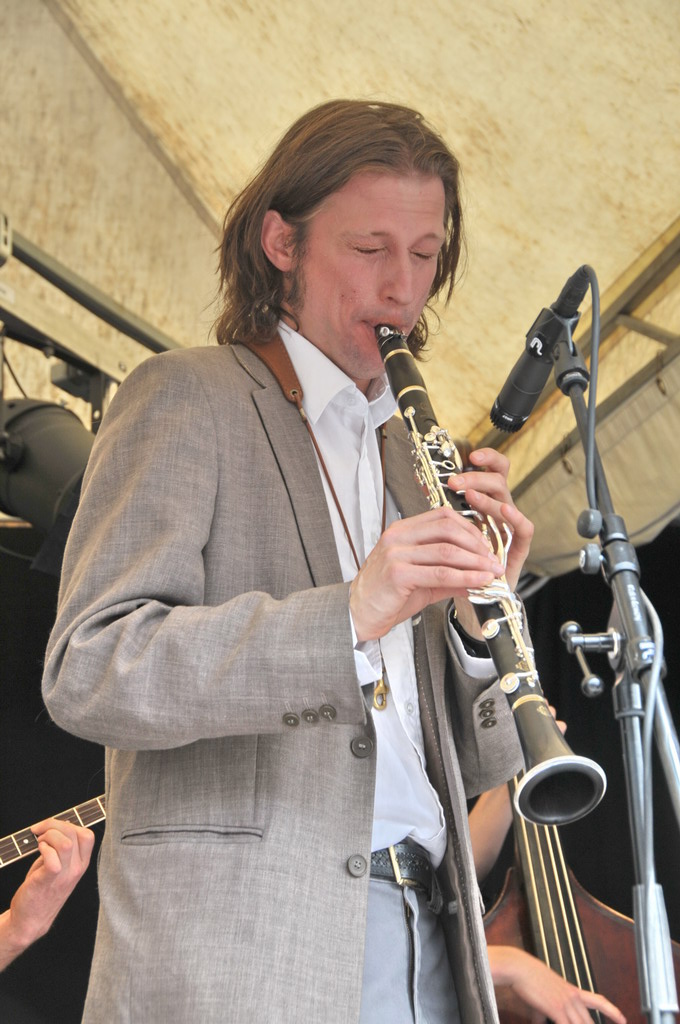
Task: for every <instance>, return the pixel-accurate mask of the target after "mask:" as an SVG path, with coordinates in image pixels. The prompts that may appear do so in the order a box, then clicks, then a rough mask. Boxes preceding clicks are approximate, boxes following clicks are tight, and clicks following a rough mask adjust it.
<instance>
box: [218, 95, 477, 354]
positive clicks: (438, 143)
mask: <svg viewBox="0 0 680 1024" xmlns="http://www.w3.org/2000/svg"><path fill="white" fill-rule="evenodd" d="M367 170H378V171H383V172H389V173H396V174H412V173H414V172H415V173H420V174H431V175H437V176H438V177H439V178H441V180H442V183H443V185H444V197H445V215H444V226H445V233H446V237H445V241H444V244H443V246H442V248H441V250H440V252H439V256H438V260H437V271H436V273H435V276H434V281H433V283H432V288H431V289H430V296H429V297H430V298H433V297H434V296H436V295H439V294H440V293H441V294H442V296H443V298H444V301H445V302H448V300H449V299H450V297H451V293H452V291H453V286H454V283H455V278H456V270H457V267H458V263H459V259H460V255H461V249H462V245H463V224H462V213H461V199H460V186H459V177H460V171H459V166H458V161H457V160H456V158H455V157H454V155H453V154H452V153H451V151H450V150H449V149H448V147H447V146H446V144H445V143H444V142H443V140H442V139H441V138H440V137H439V135H437V133H436V132H435V131H434V130H433V129H432V128H431V127H430V126H429V125H428V124H427V122H426V121H425V120H424V118H423V117H422V115H421V114H419V113H418V112H417V111H415V110H411V109H410V108H409V107H402V106H399V105H397V104H394V103H374V102H364V101H362V100H333V101H331V102H329V103H323V104H321V105H320V106H318V107H314V108H313V109H312V110H310V111H309V112H308V113H306V114H304V115H303V116H302V117H301V118H300V119H299V120H298V121H296V122H295V124H294V125H293V126H292V127H291V128H289V129H288V131H287V132H286V134H285V135H284V136H283V138H282V139H281V141H280V142H279V144H278V145H277V147H276V148H275V150H274V152H273V153H272V155H271V156H270V157H269V159H268V160H267V162H266V163H265V164H264V166H263V167H262V169H261V170H260V171H259V172H258V173H257V174H256V176H255V177H254V178H253V179H252V181H251V182H250V183H249V184H248V185H247V186H246V187H245V188H244V189H243V191H242V192H241V193H240V194H239V195H238V196H237V197H236V198H235V199H234V201H233V203H232V204H231V206H230V207H229V209H228V211H227V214H226V217H225V219H224V230H223V235H222V242H221V245H220V263H219V270H220V292H221V296H222V312H221V314H220V316H219V318H218V320H217V322H216V324H215V333H216V335H217V340H218V342H219V343H220V344H228V343H230V342H231V341H233V340H243V341H265V340H267V339H268V338H270V337H271V334H272V331H273V330H274V328H275V326H276V324H277V322H278V320H279V318H280V316H281V312H282V303H283V299H284V279H283V274H282V273H281V271H280V270H278V269H277V268H276V267H274V266H273V264H272V263H270V261H269V260H268V259H267V257H266V256H265V253H264V251H263V249H262V245H261V242H260V236H261V231H262V222H263V219H264V216H265V213H266V212H267V210H269V209H273V210H277V211H278V212H279V213H280V214H281V216H282V217H283V219H284V220H285V221H286V222H287V223H289V224H291V225H293V227H294V229H295V236H294V239H295V251H296V254H297V256H298V258H299V257H300V256H301V254H302V252H303V248H304V241H305V234H306V225H307V223H308V221H309V219H310V217H311V215H312V214H313V213H314V211H315V210H316V209H317V207H318V206H319V204H320V203H321V202H323V200H324V199H326V198H327V197H328V196H329V195H332V194H333V193H334V192H337V191H338V190H339V189H341V188H342V187H343V186H344V185H346V184H347V182H348V181H349V180H350V178H351V177H352V176H353V175H354V174H357V173H358V172H360V171H367ZM427 335H428V326H427V322H426V320H425V313H424V312H423V314H422V315H421V317H420V319H419V321H418V323H417V324H416V326H415V328H414V329H413V331H412V332H411V335H410V337H409V346H410V348H411V350H412V351H413V352H414V354H415V353H417V352H419V351H420V350H421V349H422V348H423V347H424V345H425V343H426V341H427ZM311 340H313V339H311Z"/></svg>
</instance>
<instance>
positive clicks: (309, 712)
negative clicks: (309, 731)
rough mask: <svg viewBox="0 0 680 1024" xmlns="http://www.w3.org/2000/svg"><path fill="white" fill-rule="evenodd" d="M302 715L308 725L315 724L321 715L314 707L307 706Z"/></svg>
mask: <svg viewBox="0 0 680 1024" xmlns="http://www.w3.org/2000/svg"><path fill="white" fill-rule="evenodd" d="M302 717H303V718H304V720H305V722H307V724H308V725H315V724H316V723H317V722H318V721H319V716H318V715H317V713H316V711H315V710H314V709H313V708H305V710H304V711H303V712H302Z"/></svg>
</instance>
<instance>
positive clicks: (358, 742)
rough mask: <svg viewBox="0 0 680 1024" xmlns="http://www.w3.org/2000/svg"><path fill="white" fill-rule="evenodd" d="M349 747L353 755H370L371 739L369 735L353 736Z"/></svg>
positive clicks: (371, 749)
mask: <svg viewBox="0 0 680 1024" xmlns="http://www.w3.org/2000/svg"><path fill="white" fill-rule="evenodd" d="M349 748H350V750H351V751H352V753H353V754H354V756H355V757H370V755H371V754H372V753H373V740H372V739H371V738H370V736H355V737H354V739H353V740H352V742H351V743H350V745H349Z"/></svg>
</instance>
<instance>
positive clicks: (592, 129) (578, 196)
mask: <svg viewBox="0 0 680 1024" xmlns="http://www.w3.org/2000/svg"><path fill="white" fill-rule="evenodd" d="M46 6H47V8H48V9H49V10H50V11H51V13H52V15H53V16H54V18H55V19H56V21H57V22H58V24H59V26H61V28H62V29H64V30H65V31H66V33H67V34H68V36H69V37H70V39H71V40H72V42H73V43H74V44H75V46H76V47H77V48H78V50H79V52H80V54H81V56H82V57H84V58H85V59H86V60H87V61H88V63H89V64H90V65H91V67H92V68H94V69H95V70H96V72H97V74H98V75H99V77H100V79H101V81H102V82H104V84H105V85H106V87H107V88H108V90H109V92H110V94H111V95H112V96H113V97H114V98H115V99H116V101H117V103H118V105H119V107H120V109H121V110H123V111H124V113H125V114H126V116H127V118H128V120H129V122H130V123H131V124H132V125H133V126H134V128H135V129H136V130H137V132H138V133H139V134H140V136H141V137H142V138H143V139H144V141H145V143H146V144H147V146H148V147H149V148H150V150H151V151H152V152H153V153H154V154H155V155H156V156H157V157H158V159H159V160H160V161H161V162H162V163H163V165H164V166H165V168H166V170H167V171H168V172H169V173H170V174H171V176H172V178H173V180H174V181H175V182H176V184H177V185H178V186H179V187H180V188H181V189H182V191H183V193H184V195H185V196H186V197H188V199H189V200H190V202H191V203H192V205H193V207H194V209H195V210H196V211H198V213H199V214H200V217H201V218H202V220H203V222H204V223H205V224H206V225H208V226H209V227H210V229H211V230H212V231H213V232H214V233H215V235H216V236H217V234H218V233H219V224H220V222H221V218H222V216H223V214H224V210H225V208H226V206H227V204H228V203H229V201H230V199H231V198H232V197H233V196H234V195H235V194H236V192H237V191H238V190H239V189H240V187H242V185H243V184H244V183H245V182H246V180H247V179H248V178H249V176H250V175H251V174H252V173H253V171H254V170H255V169H256V167H257V166H258V164H259V163H260V162H261V160H262V159H263V158H264V157H265V156H266V155H267V153H268V152H269V151H270V149H271V147H272V145H273V144H274V143H275V141H276V139H277V138H278V137H279V135H280V134H281V132H282V131H283V130H284V129H285V128H286V127H287V125H288V124H289V123H290V122H291V121H292V120H294V119H295V118H296V117H297V116H299V115H300V114H301V113H302V112H303V111H305V110H306V109H308V108H309V107H310V106H312V105H314V104H316V103H319V102H321V101H323V100H325V99H330V98H334V97H337V96H349V97H363V98H374V99H386V100H390V101H396V102H402V103H407V104H410V105H413V106H415V107H417V108H419V109H420V110H421V111H422V112H423V113H424V114H425V115H426V117H428V119H429V120H430V121H431V122H432V123H433V124H434V125H435V126H436V127H437V128H438V129H439V130H440V131H441V132H442V134H443V135H444V136H445V138H446V139H447V140H448V141H449V143H450V144H451V146H452V148H453V149H454V151H455V152H456V153H457V155H458V157H459V159H460V161H461V164H462V167H463V172H464V179H465V194H466V209H467V221H468V262H467V269H466V273H465V275H464V277H463V278H462V280H461V282H460V285H459V288H458V291H457V294H456V295H455V296H454V299H453V302H452V303H451V305H450V306H449V308H448V309H446V310H444V309H440V310H438V312H439V314H440V317H441V329H440V331H439V334H438V335H437V337H436V338H435V339H434V341H433V344H432V349H431V355H430V357H429V361H428V362H427V363H426V364H425V366H424V376H425V378H426V381H427V382H428V385H429V388H430V391H431V394H432V399H433V404H434V406H435V408H436V409H437V411H438V413H439V416H440V418H441V420H442V422H443V423H444V424H445V425H446V426H447V427H449V428H450V430H451V432H452V433H453V434H454V435H456V436H463V435H467V436H470V437H472V438H473V439H474V440H475V441H479V440H480V439H482V438H484V437H486V436H488V435H489V428H490V424H489V420H488V411H489V409H490V407H491V405H492V403H493V400H494V398H495V396H496V394H497V393H498V391H499V389H500V387H501V385H502V383H503V381H504V380H505V378H506V376H507V374H508V372H509V370H510V368H511V366H512V365H513V364H514V362H515V360H516V358H517V356H518V355H519V352H520V350H521V348H522V346H523V344H524V337H525V333H526V331H527V330H528V328H529V327H530V325H531V324H532V323H533V321H534V319H535V317H536V315H537V313H538V312H539V310H540V309H541V308H542V307H543V306H547V305H549V304H550V303H551V302H552V301H554V299H555V298H556V297H557V295H558V293H559V291H560V289H561V287H562V285H563V284H564V282H565V280H566V278H567V277H568V276H569V275H570V274H572V273H573V272H574V270H576V268H577V267H578V266H580V265H581V264H583V263H588V264H590V265H591V266H592V267H594V269H595V271H596V273H597V275H598V279H599V282H600V288H601V291H602V294H603V310H606V309H609V308H610V307H611V308H612V309H613V308H614V306H615V305H616V303H617V301H618V300H619V299H620V298H621V296H622V295H623V294H624V293H625V290H626V288H627V287H628V286H629V285H630V281H631V278H632V277H635V270H634V268H636V267H639V266H640V265H641V263H642V264H646V265H649V264H650V263H652V262H653V260H654V259H655V256H657V255H658V253H659V252H660V251H662V250H665V248H666V247H668V246H669V245H670V246H671V248H672V247H673V246H674V245H675V240H677V237H678V234H679V232H680V222H679V221H678V215H679V213H680V211H679V209H678V206H679V204H678V199H679V187H678V182H679V181H680V150H679V148H678V142H677V140H678V138H679V137H680V73H679V71H678V67H679V65H678V59H677V55H678V53H680V18H678V16H677V9H676V6H675V5H674V4H671V3H668V0H647V2H646V3H645V4H644V5H640V4H639V3H638V2H637V0H617V2H614V0H609V2H608V3H604V4H601V5H599V6H598V7H597V8H593V6H592V4H591V3H588V2H586V0H573V2H572V3H570V4H569V5H561V4H560V5H555V4H550V3H548V2H547V0H511V2H509V3H498V2H496V0H482V2H480V3H476V4H467V3H463V2H462V0H454V3H451V2H450V0H431V2H430V3H429V4H428V5H427V7H426V8H423V7H422V6H421V5H417V4H415V3H414V2H411V3H406V2H403V0H375V2H374V3H373V4H365V3H362V2H360V0H345V3H343V4H341V5H338V4H336V3H335V2H332V0H318V2H316V3H314V4H312V3H311V2H309V0H306V2H304V0H295V2H294V0H276V2H273V0H260V2H259V3H258V4H256V5H249V4H227V3H222V2H218V0H145V2H144V3H143V4H140V3H136V2H133V0H117V2H112V0H46ZM58 30H59V29H58V28H57V26H55V31H58ZM17 228H18V229H19V230H21V225H20V224H17ZM676 250H677V246H676ZM665 280H666V283H665V284H662V285H660V286H659V288H658V289H657V290H656V291H655V293H654V297H653V301H651V302H650V301H649V297H647V304H646V306H645V308H644V313H643V314H640V310H639V309H637V308H636V310H633V309H632V308H630V307H628V306H627V307H626V309H625V310H624V312H627V313H628V314H629V315H632V314H633V313H634V312H635V313H636V315H643V316H644V317H645V318H646V319H647V320H648V321H649V322H651V323H653V324H655V325H658V326H659V327H661V328H663V329H665V330H667V331H669V332H671V334H677V333H678V331H679V330H680V309H679V306H680V302H679V300H678V294H679V291H678V287H677V274H676V275H675V276H673V265H672V263H670V264H668V265H667V274H666V275H665ZM588 304H589V300H586V302H585V303H584V305H583V310H584V315H583V328H584V329H583V331H582V332H581V334H582V335H583V337H584V338H585V337H586V334H587V320H588ZM621 308H622V307H621V303H620V302H619V309H618V312H619V313H620V312H621ZM149 318H150V319H153V316H150V317H149ZM621 323H622V322H621V321H619V327H618V328H617V330H616V331H615V332H613V333H612V334H610V335H609V338H608V341H607V345H606V346H605V348H606V353H604V355H603V363H602V368H601V376H600V391H599V394H600V395H601V397H602V400H604V399H605V398H607V396H608V395H610V394H612V393H613V392H614V391H616V389H617V388H618V387H619V386H620V385H621V384H622V383H623V382H624V381H625V380H627V379H629V378H630V377H632V376H633V375H634V374H635V373H637V372H638V371H639V370H640V369H641V368H642V367H643V366H645V365H647V364H648V363H649V360H650V358H652V357H656V355H657V353H658V352H659V351H661V349H662V347H663V346H662V345H660V344H659V343H656V342H653V341H651V340H650V339H649V338H645V337H642V336H640V335H630V333H627V332H626V331H625V330H624V329H623V328H622V327H621V326H620V325H621ZM579 337H580V335H579V334H578V333H577V340H578V339H579ZM586 340H587V339H586ZM655 346H656V347H655ZM560 401H561V403H562V406H563V408H562V409H561V410H560V412H559V414H558V415H557V416H556V417H555V419H554V422H553V421H552V420H550V419H549V418H546V417H545V416H543V415H541V416H537V417H536V420H535V421H534V419H533V418H532V420H531V421H530V423H529V424H528V426H527V427H526V428H525V429H524V430H523V431H522V432H521V434H520V435H518V442H517V446H516V447H517V452H518V455H519V457H518V458H515V459H514V465H515V470H514V482H515V483H516V484H517V483H519V482H520V481H521V479H523V478H524V477H526V476H527V475H528V474H530V473H531V471H532V469H533V468H534V467H536V466H537V465H538V464H539V463H541V462H542V460H544V459H545V457H546V456H547V455H548V454H549V453H550V452H552V451H553V450H554V449H555V447H556V445H558V444H559V442H560V440H561V439H562V437H563V436H564V435H565V434H567V433H568V432H569V431H570V430H571V429H572V427H573V417H572V415H571V410H570V408H569V407H568V402H567V401H566V399H563V398H561V396H560ZM550 404H551V403H548V405H550ZM552 404H555V403H554V402H553V403H552ZM519 438H521V439H522V440H521V444H520V442H519ZM497 440H498V439H496V440H495V442H494V443H497ZM514 447H515V445H514V444H513V448H514Z"/></svg>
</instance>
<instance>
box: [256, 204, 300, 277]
mask: <svg viewBox="0 0 680 1024" xmlns="http://www.w3.org/2000/svg"><path fill="white" fill-rule="evenodd" d="M260 241H261V243H262V248H263V250H264V253H265V256H266V257H267V259H268V260H269V261H270V262H271V263H273V264H274V266H275V267H276V268H277V269H278V270H281V271H283V273H287V272H288V271H289V270H291V268H292V266H293V255H294V242H293V227H292V225H290V224H288V223H287V222H286V221H285V220H284V219H283V217H282V216H281V214H280V213H279V212H278V210H267V212H266V213H265V215H264V220H263V221H262V233H261V235H260Z"/></svg>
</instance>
